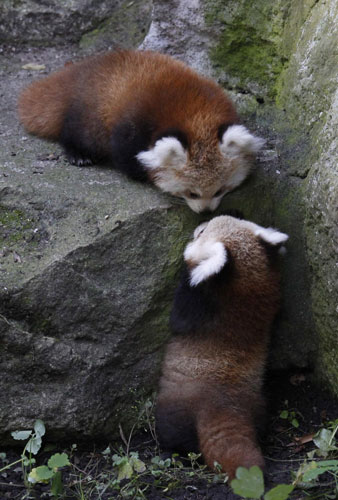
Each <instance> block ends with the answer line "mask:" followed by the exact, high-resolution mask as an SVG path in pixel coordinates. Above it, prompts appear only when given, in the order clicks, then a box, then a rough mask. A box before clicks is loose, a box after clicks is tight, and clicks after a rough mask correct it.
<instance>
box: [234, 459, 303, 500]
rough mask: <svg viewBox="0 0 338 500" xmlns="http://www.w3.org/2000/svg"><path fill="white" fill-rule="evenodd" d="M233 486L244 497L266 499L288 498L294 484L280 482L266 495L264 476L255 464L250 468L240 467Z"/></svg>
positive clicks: (279, 499)
mask: <svg viewBox="0 0 338 500" xmlns="http://www.w3.org/2000/svg"><path fill="white" fill-rule="evenodd" d="M231 487H232V489H233V491H234V493H236V494H237V495H240V496H241V497H242V498H250V499H260V498H264V500H287V499H288V498H289V495H290V493H291V492H292V491H293V489H294V487H295V486H294V485H293V484H279V485H277V486H275V487H274V488H272V489H271V490H270V491H268V492H267V493H266V494H265V495H264V496H263V494H264V489H265V488H264V477H263V472H262V471H261V469H260V468H259V467H257V466H256V465H254V466H253V467H251V468H250V469H246V468H245V467H238V469H237V471H236V479H233V480H232V481H231Z"/></svg>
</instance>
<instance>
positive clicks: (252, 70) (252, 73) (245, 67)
mask: <svg viewBox="0 0 338 500" xmlns="http://www.w3.org/2000/svg"><path fill="white" fill-rule="evenodd" d="M211 58H212V60H213V62H214V64H216V65H217V66H220V67H222V68H224V69H225V70H226V71H227V72H229V73H230V74H232V75H233V76H235V77H237V78H239V80H240V84H241V85H243V86H245V85H246V84H247V82H248V81H254V82H257V83H259V84H260V85H263V86H266V84H268V86H270V89H271V90H270V93H271V94H275V88H274V84H275V80H276V78H277V76H278V75H279V74H280V72H281V71H282V69H283V63H282V61H281V59H280V57H279V55H278V54H277V52H276V47H275V45H274V44H273V43H272V42H270V41H268V40H263V39H262V38H260V37H259V35H258V33H257V31H256V30H255V29H254V28H250V27H248V26H247V25H246V24H245V23H241V24H238V25H237V26H232V27H228V28H227V29H225V31H224V32H223V34H222V35H221V37H220V41H219V44H218V45H217V46H216V47H214V48H213V49H212V50H211Z"/></svg>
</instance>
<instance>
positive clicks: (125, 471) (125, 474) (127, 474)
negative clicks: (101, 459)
mask: <svg viewBox="0 0 338 500" xmlns="http://www.w3.org/2000/svg"><path fill="white" fill-rule="evenodd" d="M132 475H133V468H132V466H131V465H130V463H129V462H126V463H124V464H122V465H120V466H119V473H118V475H117V479H118V480H119V481H121V480H122V479H130V478H131V476H132Z"/></svg>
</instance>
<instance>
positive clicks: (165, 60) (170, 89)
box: [18, 51, 264, 212]
mask: <svg viewBox="0 0 338 500" xmlns="http://www.w3.org/2000/svg"><path fill="white" fill-rule="evenodd" d="M18 110H19V115H20V119H21V122H22V123H23V125H24V126H25V128H26V130H27V131H28V132H30V133H32V134H35V135H38V136H40V137H44V138H46V139H51V140H55V141H58V142H60V143H61V144H62V145H63V147H64V149H65V151H66V154H67V156H68V159H69V161H70V162H71V163H73V164H76V165H79V166H81V165H88V164H91V163H95V162H109V163H111V164H112V165H113V166H114V167H115V168H118V169H119V170H121V171H123V172H125V173H126V174H127V175H129V176H130V177H132V178H134V179H138V180H148V181H150V182H152V183H153V184H155V185H156V186H157V187H159V188H160V189H161V190H162V191H165V192H168V193H170V194H172V195H174V196H178V197H181V198H184V199H185V200H186V202H187V203H188V205H189V206H190V208H191V209H192V210H194V211H195V212H200V211H203V210H205V209H209V210H214V209H215V208H216V207H217V206H218V204H219V203H220V201H221V198H222V196H223V195H224V194H225V193H227V192H228V191H231V190H232V189H234V188H235V187H236V186H238V185H239V184H240V183H241V182H242V181H243V180H244V179H245V177H246V176H247V174H248V172H249V169H250V164H251V163H252V160H253V157H254V156H255V154H256V153H257V151H258V150H259V149H260V148H261V146H262V145H263V143H264V141H263V140H262V139H260V138H258V137H255V136H254V135H252V134H250V133H249V132H248V130H247V129H246V128H245V127H244V126H242V125H238V123H237V122H238V119H237V115H236V111H235V109H234V106H233V104H232V103H231V101H230V100H229V98H228V97H227V96H226V94H225V93H224V91H223V89H222V88H221V87H220V86H218V85H217V84H216V83H215V82H213V81H212V80H210V79H208V78H204V77H202V76H200V75H198V74H197V73H195V72H194V71H193V70H192V69H190V68H188V67H187V66H186V65H184V64H183V63H181V62H179V61H176V60H175V59H172V58H171V57H169V56H166V55H163V54H159V53H156V52H150V51H144V52H142V51H117V52H109V53H106V54H102V55H98V56H95V57H90V58H87V59H84V60H83V61H82V62H79V63H76V64H70V65H67V66H66V67H64V68H63V69H61V70H59V71H57V72H55V73H52V74H51V75H50V76H47V77H45V78H43V79H42V80H40V81H37V82H35V83H33V84H31V85H30V86H29V87H28V88H27V89H26V90H24V92H23V93H22V94H21V96H20V98H19V104H18Z"/></svg>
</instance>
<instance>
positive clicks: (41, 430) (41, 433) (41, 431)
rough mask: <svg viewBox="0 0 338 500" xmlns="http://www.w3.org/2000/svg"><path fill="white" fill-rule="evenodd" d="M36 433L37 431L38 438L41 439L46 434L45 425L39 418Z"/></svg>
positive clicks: (36, 422)
mask: <svg viewBox="0 0 338 500" xmlns="http://www.w3.org/2000/svg"><path fill="white" fill-rule="evenodd" d="M34 431H35V434H36V436H40V437H42V436H44V435H45V433H46V427H45V424H44V423H43V422H42V420H40V419H39V418H38V419H37V420H35V424H34Z"/></svg>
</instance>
